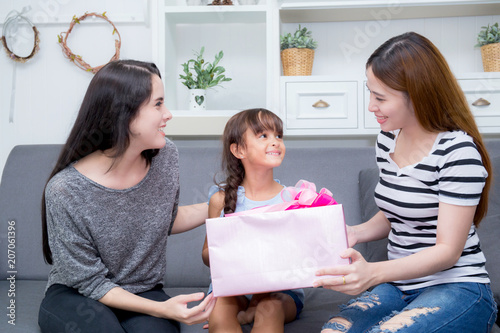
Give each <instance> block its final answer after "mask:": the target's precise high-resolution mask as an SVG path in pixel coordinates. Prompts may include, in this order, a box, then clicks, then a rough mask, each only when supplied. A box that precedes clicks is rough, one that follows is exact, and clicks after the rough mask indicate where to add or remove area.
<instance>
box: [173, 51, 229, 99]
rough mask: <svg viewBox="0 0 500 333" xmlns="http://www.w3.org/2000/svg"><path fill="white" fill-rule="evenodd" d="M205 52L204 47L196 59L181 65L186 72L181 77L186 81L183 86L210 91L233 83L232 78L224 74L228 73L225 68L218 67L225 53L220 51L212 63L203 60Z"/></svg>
mask: <svg viewBox="0 0 500 333" xmlns="http://www.w3.org/2000/svg"><path fill="white" fill-rule="evenodd" d="M203 52H205V47H202V48H201V50H200V52H199V53H195V55H196V59H190V60H188V61H187V62H186V63H184V64H182V65H181V66H182V67H183V70H184V75H182V74H180V75H179V76H180V78H181V79H182V80H184V81H183V82H182V84H183V85H185V86H186V87H188V88H189V89H208V88H212V87H215V86H217V85H219V84H221V83H222V82H226V81H231V80H232V79H231V78H228V77H226V76H225V75H224V74H223V73H224V72H225V71H226V70H225V69H224V67H222V66H218V64H219V62H220V61H221V59H222V57H223V56H224V53H223V52H222V51H220V52H219V54H216V55H215V60H214V62H213V63H210V62H207V61H205V59H204V58H203Z"/></svg>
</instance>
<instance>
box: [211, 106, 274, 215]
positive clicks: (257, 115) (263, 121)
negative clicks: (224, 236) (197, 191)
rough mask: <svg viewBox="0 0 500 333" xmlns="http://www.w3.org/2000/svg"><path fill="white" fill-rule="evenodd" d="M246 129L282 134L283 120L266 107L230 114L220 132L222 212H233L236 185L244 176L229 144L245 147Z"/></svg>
mask: <svg viewBox="0 0 500 333" xmlns="http://www.w3.org/2000/svg"><path fill="white" fill-rule="evenodd" d="M247 129H250V130H252V132H253V133H254V134H258V133H261V132H264V131H266V130H270V131H274V132H276V133H278V134H279V135H281V136H282V135H283V122H282V121H281V119H280V118H279V117H278V116H277V115H276V114H274V113H273V112H271V111H269V110H266V109H249V110H244V111H241V112H239V113H237V114H235V115H234V116H232V117H231V118H230V119H229V120H228V122H227V124H226V127H225V128H224V133H223V134H222V170H224V172H225V175H226V179H225V180H224V181H223V182H221V183H220V184H219V186H220V187H221V188H222V189H224V194H225V195H224V213H225V214H229V213H233V212H234V210H235V209H236V201H237V198H238V197H237V191H238V186H240V185H241V183H242V182H243V179H244V178H245V168H244V167H243V164H242V163H241V160H240V159H238V158H236V157H235V156H234V155H233V153H232V152H231V145H232V144H233V143H234V144H236V145H237V146H238V147H245V140H244V134H245V132H246V131H247Z"/></svg>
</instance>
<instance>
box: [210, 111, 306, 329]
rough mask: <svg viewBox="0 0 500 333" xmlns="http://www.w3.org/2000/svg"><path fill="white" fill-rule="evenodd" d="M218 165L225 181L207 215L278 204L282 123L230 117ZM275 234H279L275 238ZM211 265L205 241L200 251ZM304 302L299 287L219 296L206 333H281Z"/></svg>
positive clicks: (248, 114) (263, 115)
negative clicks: (247, 329)
mask: <svg viewBox="0 0 500 333" xmlns="http://www.w3.org/2000/svg"><path fill="white" fill-rule="evenodd" d="M222 140H223V152H222V165H223V169H224V170H225V172H226V176H227V178H226V180H225V181H224V183H222V184H220V185H218V186H217V185H215V186H214V187H212V188H211V190H210V193H209V197H210V198H209V200H210V201H209V217H210V218H213V217H220V216H224V214H228V213H233V212H239V211H244V210H248V209H252V208H255V207H259V206H264V205H272V204H276V203H280V202H282V199H281V195H280V193H281V190H282V189H283V185H281V184H280V183H279V182H278V181H277V180H275V179H274V178H273V169H274V168H275V167H278V166H280V164H281V162H282V161H283V158H284V157H285V151H286V149H285V144H284V143H283V124H282V121H281V119H279V117H278V116H276V115H275V114H274V113H272V112H271V111H268V110H265V109H251V110H245V111H242V112H240V113H238V114H236V115H234V116H233V117H231V119H229V121H228V122H227V124H226V127H225V129H224V133H223V136H222ZM278 236H279V235H278ZM202 257H203V261H204V263H205V264H206V265H207V266H209V259H208V246H207V241H206V239H205V244H204V246H203V253H202ZM303 302H304V291H303V290H302V289H297V290H286V291H281V292H273V293H265V294H258V295H253V296H247V297H245V296H233V297H219V298H218V300H217V304H216V305H215V308H214V310H213V312H212V314H211V315H210V319H209V331H210V332H242V330H241V326H240V325H242V324H247V323H251V322H252V321H253V322H254V324H253V329H252V332H283V331H284V324H285V323H287V322H290V321H292V320H294V319H295V318H296V317H297V316H298V314H299V313H300V311H301V309H302V307H303Z"/></svg>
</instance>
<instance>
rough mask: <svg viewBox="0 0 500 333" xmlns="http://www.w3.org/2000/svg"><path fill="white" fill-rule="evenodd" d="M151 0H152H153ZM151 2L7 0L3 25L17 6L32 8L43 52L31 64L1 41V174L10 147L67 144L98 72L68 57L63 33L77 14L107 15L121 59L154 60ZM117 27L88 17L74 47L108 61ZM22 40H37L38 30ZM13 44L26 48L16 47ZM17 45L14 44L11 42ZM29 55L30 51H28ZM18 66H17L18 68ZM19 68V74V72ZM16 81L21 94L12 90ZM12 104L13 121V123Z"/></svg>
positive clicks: (95, 61)
mask: <svg viewBox="0 0 500 333" xmlns="http://www.w3.org/2000/svg"><path fill="white" fill-rule="evenodd" d="M150 1H151V0H150ZM148 2H149V1H147V0H142V1H138V0H85V1H82V0H1V1H0V22H1V24H0V28H2V30H3V23H4V21H5V17H6V16H7V14H8V13H9V12H10V11H11V10H17V11H21V10H22V8H23V7H25V6H31V11H30V12H29V13H28V14H27V15H26V16H27V17H28V18H30V19H31V20H32V21H33V23H34V24H35V26H36V27H37V29H38V30H39V32H40V51H39V52H38V53H37V54H36V55H35V57H34V58H32V59H31V60H30V61H28V62H26V63H17V62H14V61H12V60H11V59H10V58H8V56H7V54H6V52H5V49H4V48H3V46H2V45H1V44H0V49H1V50H0V174H1V172H2V170H3V168H4V165H5V162H6V159H7V156H8V154H9V152H10V150H11V149H12V148H13V147H14V146H15V145H19V144H46V143H63V142H64V141H65V139H66V137H67V135H68V133H69V130H70V129H71V126H72V124H73V121H74V119H75V117H76V114H77V113H78V108H79V105H80V103H81V101H82V98H83V96H84V94H85V91H86V88H87V86H88V84H89V82H90V80H91V79H92V76H93V74H91V73H88V72H85V71H83V70H81V69H80V68H78V67H76V66H75V65H74V64H73V63H71V62H70V61H69V60H68V59H66V58H65V57H64V56H63V53H62V51H61V47H60V45H59V44H58V42H57V40H58V39H57V35H59V34H60V33H61V32H66V31H67V30H68V28H69V24H70V22H71V18H72V17H73V15H76V16H77V17H79V16H81V15H83V14H84V13H85V12H89V13H91V12H96V13H103V12H104V11H106V16H107V17H108V18H109V19H110V20H111V21H113V23H114V24H115V26H116V27H117V30H118V31H119V33H120V35H121V40H122V46H121V52H120V58H121V59H137V60H144V61H151V60H152V56H151V49H152V45H151V35H152V34H151V27H150V21H149V10H148V8H147V7H148V4H149V3H148ZM112 31H113V27H112V26H111V25H110V24H108V23H107V22H106V21H104V20H100V19H91V18H87V19H86V20H85V21H83V23H82V24H80V25H75V27H74V29H73V31H72V32H71V34H70V36H69V37H68V46H69V47H70V48H71V50H72V51H73V53H75V54H79V55H81V56H82V57H83V59H84V60H85V61H86V62H87V63H89V64H90V65H92V66H97V65H101V64H104V63H106V62H108V61H109V59H111V57H112V56H113V55H114V53H115V49H114V39H115V38H116V35H114V36H113V35H112V34H111V33H112ZM23 34H26V33H25V32H24V33H23V32H22V31H21V33H20V34H19V36H20V37H21V38H20V40H22V39H23V38H24V39H28V38H33V37H32V35H33V34H32V33H31V34H29V35H27V37H26V36H24V35H23ZM12 46H13V47H17V46H22V45H14V44H12ZM9 47H11V44H9ZM25 55H26V54H25ZM14 68H15V70H14ZM14 72H15V76H13V74H14ZM13 79H14V80H15V81H14V82H15V88H16V89H15V92H14V93H15V95H14V99H13V105H11V93H12V86H13V84H12V83H13ZM11 107H13V108H14V117H13V122H10V121H9V113H10V111H11Z"/></svg>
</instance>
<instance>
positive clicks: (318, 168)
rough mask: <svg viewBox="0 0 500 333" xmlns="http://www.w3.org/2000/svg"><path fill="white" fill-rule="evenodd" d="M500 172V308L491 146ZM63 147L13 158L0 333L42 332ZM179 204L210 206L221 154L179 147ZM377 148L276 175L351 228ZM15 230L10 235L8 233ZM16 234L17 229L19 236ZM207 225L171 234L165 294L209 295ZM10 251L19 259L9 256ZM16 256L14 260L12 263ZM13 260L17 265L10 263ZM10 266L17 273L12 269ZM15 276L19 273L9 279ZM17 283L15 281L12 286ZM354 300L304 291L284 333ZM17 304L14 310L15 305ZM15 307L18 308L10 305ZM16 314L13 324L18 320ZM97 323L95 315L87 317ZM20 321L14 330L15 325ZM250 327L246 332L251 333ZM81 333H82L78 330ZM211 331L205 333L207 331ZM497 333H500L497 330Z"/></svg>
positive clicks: (290, 161) (8, 173)
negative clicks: (50, 180) (312, 191)
mask: <svg viewBox="0 0 500 333" xmlns="http://www.w3.org/2000/svg"><path fill="white" fill-rule="evenodd" d="M487 147H488V150H489V151H490V154H491V157H492V160H493V161H494V165H495V169H496V173H497V175H496V180H495V184H494V187H493V189H492V192H491V195H490V198H491V199H490V209H489V213H488V216H487V218H486V219H485V220H484V221H483V223H482V225H481V227H480V228H479V233H480V237H481V245H482V248H483V250H484V252H485V253H486V257H487V260H488V262H487V268H488V271H489V273H490V276H491V279H492V287H493V290H494V293H495V297H496V300H497V302H498V301H500V266H499V263H500V259H499V258H500V255H499V252H500V248H499V247H498V239H500V228H499V225H498V224H499V223H498V222H499V220H500V140H499V139H492V140H489V141H487ZM60 149H61V146H60V145H25V146H17V147H15V148H14V149H13V150H12V152H11V154H10V155H9V158H8V161H7V163H6V166H5V169H4V172H3V175H2V180H1V183H0V256H2V258H1V259H0V295H1V296H0V309H2V310H1V311H0V314H1V315H0V332H39V331H40V330H39V328H38V324H37V317H38V307H39V304H40V302H41V300H42V298H43V294H44V290H45V285H46V279H47V274H48V271H49V266H47V265H46V264H45V263H44V261H43V257H42V251H41V223H40V199H41V195H42V189H43V186H44V184H45V181H46V178H47V176H48V174H49V172H50V170H51V169H52V166H53V164H54V162H55V160H56V158H57V155H58V153H59V150H60ZM179 153H180V168H181V197H180V201H181V204H192V203H198V202H203V201H206V200H207V193H208V188H209V187H210V186H211V185H212V182H213V176H214V174H215V172H216V171H218V170H219V160H220V156H219V150H218V149H217V148H195V147H179ZM374 168H375V157H374V149H373V148H370V147H363V148H362V147H359V148H311V147H309V148H289V149H287V156H286V158H285V160H284V162H283V164H282V166H281V167H279V168H277V169H276V172H275V176H276V178H279V179H280V180H281V181H282V183H283V184H288V185H294V184H295V183H296V182H297V181H298V180H299V179H306V180H309V181H312V182H314V183H316V185H317V186H318V187H319V188H320V187H326V188H328V189H330V190H331V191H332V192H333V196H334V198H335V199H336V200H337V201H338V202H339V203H342V204H343V205H344V212H345V218H346V222H347V224H350V225H353V224H357V223H360V222H361V221H364V220H366V219H367V218H368V217H370V216H371V215H372V214H373V213H374V212H375V211H376V208H375V207H374V201H373V195H372V194H373V188H374V186H375V184H376V182H377V172H376V170H375V169H374ZM9 227H10V232H11V233H10V234H9ZM14 229H15V230H14ZM204 236H205V228H204V226H202V227H199V228H197V229H195V230H192V231H189V232H187V233H184V234H179V235H173V236H171V237H170V238H169V241H168V246H167V253H168V258H167V274H166V275H165V281H164V285H165V290H166V292H167V293H168V294H170V295H171V296H174V295H178V294H182V293H192V292H197V291H206V289H207V287H208V284H209V282H210V277H209V269H208V268H207V267H205V265H204V264H203V262H202V260H201V249H202V245H203V240H204ZM385 246H386V243H385V241H378V242H373V243H369V244H359V245H358V246H356V248H357V249H358V250H360V251H361V252H362V253H363V255H364V256H365V258H366V259H367V260H368V261H375V260H380V259H383V258H385V257H386V255H385ZM9 247H10V249H11V250H14V251H15V258H14V252H12V251H11V252H10V254H9V252H8V250H9ZM9 255H10V257H9ZM9 259H11V260H14V259H15V262H14V261H10V260H9ZM8 264H12V265H14V266H12V267H9V266H7V265H8ZM10 272H14V273H10ZM12 277H14V278H15V281H14V280H13V279H12ZM349 298H350V297H349V296H347V295H343V294H340V293H337V292H334V291H331V290H327V289H312V288H308V289H306V302H305V307H304V310H303V312H302V314H301V315H300V318H299V319H298V320H296V321H295V322H292V323H290V324H287V325H286V326H285V332H300V333H304V332H306V333H308V332H319V330H320V328H321V326H322V324H323V323H324V322H325V321H326V320H328V318H329V316H330V314H331V313H332V312H333V311H335V310H336V309H337V305H339V304H341V303H343V302H345V301H346V300H348V299H349ZM12 302H14V303H12ZM12 304H14V305H12ZM14 315H15V317H14ZM82 315H86V316H88V317H89V319H91V317H92V312H91V309H86V311H82ZM14 318H15V321H14V323H15V326H14V325H12V324H10V323H9V321H11V323H12V320H13V319H14ZM249 330H250V326H248V325H246V326H245V327H244V331H245V332H248V331H249ZM75 332H78V330H76V331H75ZM182 332H204V330H203V329H202V325H193V326H187V325H182ZM205 332H206V331H205ZM493 332H500V329H499V327H498V326H496V327H495V328H494V329H493Z"/></svg>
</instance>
